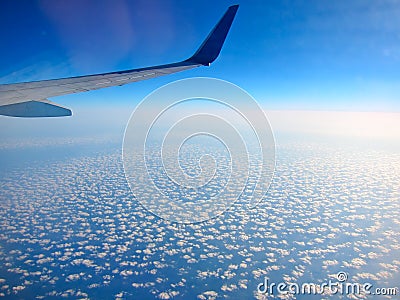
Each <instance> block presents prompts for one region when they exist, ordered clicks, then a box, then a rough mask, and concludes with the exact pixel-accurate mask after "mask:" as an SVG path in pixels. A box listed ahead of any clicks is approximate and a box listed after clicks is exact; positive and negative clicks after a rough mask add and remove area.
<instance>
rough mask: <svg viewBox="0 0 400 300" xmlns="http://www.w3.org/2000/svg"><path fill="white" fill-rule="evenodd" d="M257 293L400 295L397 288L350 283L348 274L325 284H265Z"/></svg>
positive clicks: (366, 283)
mask: <svg viewBox="0 0 400 300" xmlns="http://www.w3.org/2000/svg"><path fill="white" fill-rule="evenodd" d="M257 292H258V293H261V294H264V295H278V294H292V295H385V296H394V295H398V288H397V287H374V286H373V284H371V283H369V282H364V283H356V282H349V281H348V274H347V273H346V272H339V273H337V274H336V280H328V281H327V282H323V283H310V282H305V283H301V284H299V283H285V282H279V283H275V282H269V280H268V278H264V282H262V283H260V284H259V285H258V286H257Z"/></svg>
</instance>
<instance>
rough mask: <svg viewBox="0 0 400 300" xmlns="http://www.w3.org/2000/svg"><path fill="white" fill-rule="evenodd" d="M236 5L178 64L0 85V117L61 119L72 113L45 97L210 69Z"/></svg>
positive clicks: (229, 25) (231, 20) (230, 22)
mask: <svg viewBox="0 0 400 300" xmlns="http://www.w3.org/2000/svg"><path fill="white" fill-rule="evenodd" d="M238 7H239V6H238V5H233V6H230V7H229V8H228V10H227V11H226V12H225V14H224V15H223V17H222V18H221V20H220V21H219V22H218V23H217V25H216V26H215V27H214V29H213V30H212V31H211V32H210V34H209V35H208V37H207V38H206V39H205V40H204V42H203V43H202V44H201V46H200V48H199V49H198V50H197V51H196V52H195V54H194V55H193V56H192V57H190V58H189V59H186V60H184V61H181V62H177V63H171V64H166V65H160V66H153V67H147V68H140V69H132V70H126V71H119V72H111V73H103V74H96V75H87V76H78V77H70V78H60V79H51V80H41V81H32V82H21V83H12V84H0V115H4V116H11V117H31V118H32V117H61V116H70V115H72V112H71V110H69V109H68V108H65V107H63V106H61V105H58V104H56V103H54V102H51V101H49V100H47V98H50V97H55V96H60V95H66V94H73V93H80V92H86V91H91V90H97V89H101V88H105V87H110V86H116V85H124V84H127V83H131V82H136V81H141V80H145V79H150V78H155V77H159V76H164V75H168V74H172V73H176V72H180V71H184V70H189V69H192V68H196V67H199V66H209V65H210V64H211V63H212V62H213V61H214V60H215V59H216V58H217V57H218V55H219V53H220V51H221V48H222V45H223V44H224V41H225V38H226V36H227V34H228V31H229V29H230V27H231V24H232V22H233V19H234V17H235V15H236V12H237V9H238Z"/></svg>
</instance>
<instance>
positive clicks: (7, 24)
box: [0, 0, 400, 112]
mask: <svg viewBox="0 0 400 300" xmlns="http://www.w3.org/2000/svg"><path fill="white" fill-rule="evenodd" d="M235 3H239V4H240V8H239V11H238V14H237V17H236V19H235V21H234V24H233V26H232V29H231V31H230V33H229V36H228V38H227V41H226V43H225V46H224V48H223V50H222V53H221V56H220V57H219V58H218V59H217V60H216V61H215V62H214V64H213V65H212V66H211V67H210V68H205V67H204V68H198V69H196V70H191V71H187V72H183V73H180V74H175V75H172V76H167V77H164V78H158V79H152V80H150V81H146V82H139V83H135V84H131V85H128V86H125V87H119V88H110V89H106V90H100V91H94V92H90V93H83V94H76V95H68V96H63V97H58V98H56V99H54V100H55V101H56V102H59V103H62V104H64V105H66V106H68V107H71V108H72V109H74V105H82V104H83V105H85V104H88V105H93V104H94V103H97V104H101V105H109V103H110V101H112V103H113V104H118V105H119V104H121V105H123V104H124V103H126V102H127V101H129V102H132V101H133V102H135V103H136V102H138V101H140V100H141V99H142V98H143V97H144V96H145V95H146V94H148V93H149V92H151V91H152V90H154V89H155V88H158V87H160V86H161V85H163V84H165V83H168V82H171V81H173V80H176V79H181V78H187V77H192V76H210V77H216V78H221V79H225V80H229V81H231V82H233V83H235V84H237V85H239V86H240V87H242V88H244V89H245V90H247V91H248V92H249V93H250V94H252V95H253V96H254V97H255V98H256V99H257V100H258V101H259V102H260V103H261V104H262V105H263V106H264V107H265V108H267V109H312V110H314V109H315V110H356V111H397V112H398V111H400V84H399V83H400V22H399V21H398V20H400V3H399V2H398V1H386V0H382V1H246V2H244V1H243V3H241V2H232V1H164V0H163V1H161V0H160V1H87V0H83V1H82V0H79V1H78V0H74V1H58V0H46V1H11V0H2V1H1V2H0V31H1V33H0V36H1V47H0V53H1V56H0V83H8V82H16V81H29V80H38V79H49V78H57V77H66V76H75V75H84V74H91V73H99V72H108V71H115V70H122V69H130V68H136V67H143V66H150V65H156V64H163V63H168V62H174V61H178V60H182V59H185V58H187V57H189V56H190V55H191V54H192V53H193V52H194V51H195V50H196V49H197V47H198V46H199V45H200V43H201V42H202V40H203V39H204V38H205V37H206V36H207V34H208V32H209V31H210V30H211V28H212V27H213V26H214V24H215V23H216V22H217V21H218V20H219V18H220V17H221V16H222V14H223V13H224V11H225V10H226V8H227V7H228V6H229V5H231V4H235Z"/></svg>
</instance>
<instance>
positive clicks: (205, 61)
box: [186, 4, 239, 66]
mask: <svg viewBox="0 0 400 300" xmlns="http://www.w3.org/2000/svg"><path fill="white" fill-rule="evenodd" d="M238 8H239V4H235V5H231V6H229V7H228V9H227V10H226V12H225V14H224V15H223V16H222V18H221V19H220V20H219V22H218V23H217V25H215V27H214V28H213V30H211V32H210V33H209V35H208V36H207V38H206V39H205V40H204V41H203V43H202V44H201V46H200V47H199V49H198V50H197V51H196V53H195V54H194V55H193V56H192V57H190V58H189V59H187V60H186V61H188V62H193V63H198V64H202V65H204V66H209V65H210V64H211V63H212V62H213V61H214V60H215V59H216V58H217V57H218V55H219V53H220V52H221V49H222V46H223V45H224V42H225V39H226V37H227V35H228V32H229V30H230V28H231V25H232V22H233V20H234V19H235V16H236V12H237V10H238Z"/></svg>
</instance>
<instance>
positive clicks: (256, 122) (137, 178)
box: [123, 78, 275, 223]
mask: <svg viewBox="0 0 400 300" xmlns="http://www.w3.org/2000/svg"><path fill="white" fill-rule="evenodd" d="M123 164H124V171H125V175H126V178H127V181H128V183H129V186H130V188H131V190H132V192H133V194H134V196H135V197H136V199H137V200H138V201H139V202H140V203H141V204H142V205H143V206H144V207H145V208H146V209H147V210H149V211H151V212H152V213H154V214H156V215H157V216H159V217H162V218H164V219H167V220H170V221H173V222H179V223H197V222H201V221H205V220H208V219H210V218H213V217H215V216H217V215H219V214H221V213H223V212H224V211H226V210H227V209H229V208H230V207H231V206H232V205H233V204H234V203H235V201H237V200H238V199H242V200H243V202H244V203H248V204H249V206H250V207H253V206H255V205H256V204H257V202H258V201H261V200H262V198H263V197H264V195H265V194H266V192H267V190H268V188H269V185H270V182H271V180H272V176H273V173H274V168H275V143H274V137H273V134H272V130H271V127H270V125H269V122H268V119H267V117H266V115H265V114H264V111H263V110H262V109H261V108H260V106H259V105H258V103H257V102H256V101H255V100H254V99H253V98H252V97H251V96H250V95H249V94H248V93H247V92H245V91H244V90H243V89H241V88H239V87H238V86H236V85H234V84H232V83H229V82H226V81H223V80H219V79H212V78H190V79H185V80H180V81H175V82H173V83H170V84H167V85H165V86H163V87H161V88H159V89H157V90H156V91H154V92H152V93H151V94H149V95H148V96H147V97H145V98H144V100H143V101H142V102H141V103H140V104H139V105H138V106H137V107H136V109H135V110H134V112H133V113H132V115H131V118H130V120H129V122H128V124H127V127H126V130H125V136H124V142H123Z"/></svg>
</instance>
